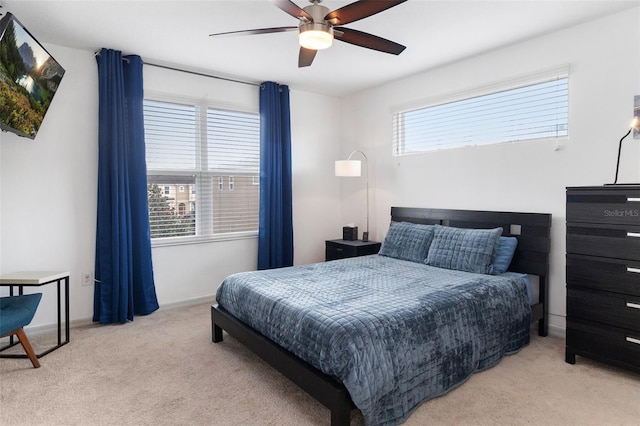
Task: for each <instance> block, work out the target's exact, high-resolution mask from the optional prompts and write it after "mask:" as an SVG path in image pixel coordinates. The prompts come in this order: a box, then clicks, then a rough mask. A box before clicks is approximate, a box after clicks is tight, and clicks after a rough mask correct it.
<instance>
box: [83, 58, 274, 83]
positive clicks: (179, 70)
mask: <svg viewBox="0 0 640 426" xmlns="http://www.w3.org/2000/svg"><path fill="white" fill-rule="evenodd" d="M95 56H100V51H97V52H95ZM122 60H124V61H127V62H129V59H127V58H126V57H124V56H123V57H122ZM142 63H143V64H144V65H149V66H150V67H157V68H164V69H166V70H171V71H178V72H184V73H187V74H193V75H199V76H202V77H209V78H215V79H217V80H224V81H230V82H232V83H240V84H248V85H250V86H256V87H260V86H262V84H261V83H255V82H253V81H245V80H238V79H235V78H231V77H221V76H219V75H213V74H207V73H204V72H199V71H191V70H185V69H182V68H176V67H171V66H168V65H161V64H154V63H153V62H148V61H145V60H144V59H143V60H142Z"/></svg>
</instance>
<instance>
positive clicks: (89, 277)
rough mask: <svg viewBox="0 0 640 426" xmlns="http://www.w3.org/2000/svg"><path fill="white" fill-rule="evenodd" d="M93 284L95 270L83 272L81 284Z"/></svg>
mask: <svg viewBox="0 0 640 426" xmlns="http://www.w3.org/2000/svg"><path fill="white" fill-rule="evenodd" d="M92 284H93V272H83V273H82V283H81V285H83V286H89V285H92Z"/></svg>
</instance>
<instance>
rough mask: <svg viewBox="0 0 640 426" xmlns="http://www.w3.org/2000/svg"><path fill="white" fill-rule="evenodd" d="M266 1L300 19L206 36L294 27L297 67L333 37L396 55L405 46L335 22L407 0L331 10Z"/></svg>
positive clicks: (364, 0)
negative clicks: (298, 48)
mask: <svg viewBox="0 0 640 426" xmlns="http://www.w3.org/2000/svg"><path fill="white" fill-rule="evenodd" d="M270 1H271V3H274V4H275V6H276V7H278V8H279V9H281V10H283V11H284V12H286V13H288V14H289V15H291V16H293V17H294V18H296V19H299V20H300V23H299V24H298V26H290V27H275V28H258V29H254V30H242V31H229V32H225V33H216V34H210V36H212V37H218V36H235V35H254V34H269V33H279V32H284V31H295V30H298V41H299V43H300V53H299V55H298V67H308V66H309V65H311V64H312V63H313V59H314V58H315V57H316V53H317V52H318V50H322V49H326V48H328V47H329V46H331V43H332V41H333V39H334V38H335V39H337V40H340V41H343V42H345V43H350V44H354V45H356V46H360V47H366V48H367V49H373V50H377V51H380V52H384V53H391V54H393V55H399V54H400V53H402V51H403V50H404V49H405V46H403V45H401V44H398V43H395V42H393V41H391V40H387V39H384V38H382V37H378V36H375V35H373V34H369V33H365V32H362V31H358V30H353V29H350V28H345V27H342V26H339V27H338V26H336V25H345V24H349V23H351V22H354V21H358V20H360V19H363V18H366V17H368V16H371V15H375V14H376V13H379V12H382V11H384V10H387V9H390V8H392V7H394V6H397V5H399V4H400V3H404V2H405V1H407V0H396V1H392V0H360V1H356V2H354V3H351V4H348V5H346V6H344V7H341V8H339V9H336V10H334V11H330V10H329V8H327V7H325V6H321V5H320V2H321V1H322V0H309V1H310V2H311V5H309V6H306V7H304V8H300V7H299V6H298V5H296V4H295V3H293V2H292V1H291V0H270Z"/></svg>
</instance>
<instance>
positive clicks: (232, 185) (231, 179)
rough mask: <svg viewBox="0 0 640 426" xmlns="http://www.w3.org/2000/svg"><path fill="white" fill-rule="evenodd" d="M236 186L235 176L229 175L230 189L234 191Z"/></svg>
mask: <svg viewBox="0 0 640 426" xmlns="http://www.w3.org/2000/svg"><path fill="white" fill-rule="evenodd" d="M234 186H235V181H234V180H233V176H229V191H233V188H234Z"/></svg>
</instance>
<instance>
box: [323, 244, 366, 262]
mask: <svg viewBox="0 0 640 426" xmlns="http://www.w3.org/2000/svg"><path fill="white" fill-rule="evenodd" d="M357 255H358V251H357V249H356V247H353V246H346V245H343V244H336V243H332V242H330V241H327V245H326V247H325V259H326V260H336V259H344V258H345V257H356V256H357Z"/></svg>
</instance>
